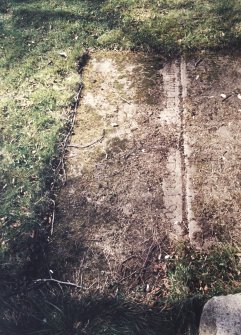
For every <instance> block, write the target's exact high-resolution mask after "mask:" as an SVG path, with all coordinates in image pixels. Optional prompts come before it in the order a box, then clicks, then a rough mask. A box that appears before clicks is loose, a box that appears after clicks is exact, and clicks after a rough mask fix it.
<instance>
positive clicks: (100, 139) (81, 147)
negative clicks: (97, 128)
mask: <svg viewBox="0 0 241 335" xmlns="http://www.w3.org/2000/svg"><path fill="white" fill-rule="evenodd" d="M104 137H105V130H104V129H103V133H102V136H101V137H100V138H98V139H97V140H95V141H93V142H91V143H89V144H86V145H76V144H69V145H67V147H69V148H77V149H86V148H89V147H91V146H92V145H94V144H96V143H98V142H100V141H102V140H103V138H104Z"/></svg>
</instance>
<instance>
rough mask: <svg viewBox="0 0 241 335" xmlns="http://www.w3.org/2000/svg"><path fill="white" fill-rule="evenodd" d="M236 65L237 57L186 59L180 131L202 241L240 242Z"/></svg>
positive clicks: (240, 122) (240, 62) (240, 108)
mask: <svg viewBox="0 0 241 335" xmlns="http://www.w3.org/2000/svg"><path fill="white" fill-rule="evenodd" d="M199 61H200V63H199ZM197 64H198V65H197ZM240 69H241V59H240V57H239V56H232V57H231V56H217V55H216V56H215V55H205V54H204V55H203V56H202V57H201V58H196V59H192V60H190V61H189V62H188V63H187V72H188V75H189V85H188V87H189V90H188V97H187V99H186V132H187V133H188V134H189V139H191V142H190V147H191V149H192V153H191V155H190V164H192V166H195V171H193V187H194V189H195V197H194V201H193V209H194V214H195V218H196V221H197V222H198V224H199V226H200V227H201V231H200V233H199V234H198V235H199V237H198V236H197V237H196V238H197V239H199V241H200V242H201V241H202V242H201V244H202V245H203V246H205V245H208V244H209V243H210V239H211V240H212V243H215V242H220V241H224V242H227V241H229V242H230V241H231V242H233V243H235V244H236V245H240V236H239V235H240V222H241V221H240V219H241V217H240V214H241V213H240V204H241V202H240V200H241V193H240V149H241V141H240V136H239V133H240V127H241V119H240V115H241V114H240V113H241V100H240V96H239V94H240V90H241V77H240Z"/></svg>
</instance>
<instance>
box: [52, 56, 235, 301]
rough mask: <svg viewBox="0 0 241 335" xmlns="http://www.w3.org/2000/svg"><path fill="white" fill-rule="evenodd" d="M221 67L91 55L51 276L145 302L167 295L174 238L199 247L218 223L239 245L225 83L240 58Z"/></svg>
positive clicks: (212, 239) (214, 235)
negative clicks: (169, 264)
mask: <svg viewBox="0 0 241 335" xmlns="http://www.w3.org/2000/svg"><path fill="white" fill-rule="evenodd" d="M225 62H226V63H225ZM197 63H198V65H197ZM227 63H228V60H227V59H226V58H221V59H214V58H213V57H211V56H209V57H206V58H205V59H203V60H202V62H197V60H190V61H187V62H186V61H185V60H184V59H178V60H175V61H172V62H167V61H166V59H164V58H162V57H160V56H155V55H154V56H153V55H146V54H135V53H117V52H112V53H110V52H109V53H107V52H103V53H101V52H100V53H96V54H94V55H92V58H91V60H90V63H89V65H88V66H87V67H86V69H85V71H84V74H83V80H84V83H85V89H84V92H83V97H82V100H81V104H80V108H79V110H78V117H77V124H76V127H75V132H74V134H73V136H72V142H71V144H70V146H69V151H68V162H67V164H68V169H67V172H68V182H67V185H66V187H64V188H63V189H62V191H61V194H60V197H59V203H58V224H57V225H55V232H54V238H53V241H52V247H51V249H52V250H51V253H52V255H51V259H52V268H53V269H54V271H55V274H56V275H57V274H58V273H62V271H63V270H64V275H63V277H64V278H63V279H64V280H71V281H75V282H78V283H79V284H80V285H83V286H84V287H85V288H86V289H87V291H88V292H89V291H91V290H93V291H95V292H96V291H98V292H103V291H105V290H106V289H108V291H109V292H111V293H113V294H116V293H117V292H124V293H125V294H127V296H128V297H132V298H133V299H136V300H145V299H147V300H148V299H149V298H150V297H151V298H153V297H154V296H156V295H158V292H160V291H162V294H165V292H167V291H168V280H167V271H168V266H167V263H168V262H169V260H170V259H171V258H172V257H175V256H174V251H173V250H174V249H173V246H174V245H175V244H176V243H177V241H186V242H187V241H188V243H190V244H191V245H192V247H194V248H197V249H200V248H206V247H208V246H210V245H211V244H213V243H218V242H219V241H220V240H221V239H222V234H223V232H224V231H226V230H227V228H226V225H229V227H230V226H231V227H232V234H231V235H232V236H231V237H230V238H232V239H234V238H237V236H236V232H238V230H237V229H238V221H240V220H239V219H240V217H239V216H240V212H239V204H240V199H241V196H240V191H239V188H238V186H239V185H240V182H239V176H240V174H239V156H240V155H239V152H240V150H239V147H240V141H239V139H238V131H239V128H240V121H239V115H240V110H239V108H240V107H239V106H240V103H241V100H240V99H239V98H238V95H237V94H238V93H237V90H238V89H239V88H238V86H237V85H240V81H239V75H238V74H237V75H236V77H235V78H236V80H235V83H233V82H232V83H231V82H230V81H229V80H228V78H231V77H232V78H233V73H234V72H235V71H238V70H237V69H238V68H239V61H238V60H233V61H231V62H230V64H231V65H230V66H229V69H227V68H226V64H227ZM212 64H214V65H215V66H212ZM223 68H225V72H224V73H223ZM223 75H225V79H224V80H222V78H223ZM221 81H222V82H221ZM227 87H228V89H229V91H230V92H233V93H232V95H231V96H230V98H227V99H225V101H223V99H224V98H222V97H220V94H224V93H225V94H226V95H228V94H230V92H227ZM234 92H235V93H234ZM222 227H223V228H222ZM228 231H230V229H228ZM219 234H221V235H220V236H219ZM56 255H58V256H57V257H58V259H57V257H56ZM59 255H62V257H61V258H59Z"/></svg>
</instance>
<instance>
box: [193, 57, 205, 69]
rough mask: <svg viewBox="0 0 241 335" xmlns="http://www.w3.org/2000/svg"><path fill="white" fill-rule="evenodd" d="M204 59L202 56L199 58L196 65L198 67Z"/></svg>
mask: <svg viewBox="0 0 241 335" xmlns="http://www.w3.org/2000/svg"><path fill="white" fill-rule="evenodd" d="M202 61H203V59H202V58H199V59H198V60H197V61H196V63H195V67H198V65H199V64H200V63H201V62H202Z"/></svg>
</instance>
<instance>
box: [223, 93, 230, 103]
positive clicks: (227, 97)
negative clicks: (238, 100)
mask: <svg viewBox="0 0 241 335" xmlns="http://www.w3.org/2000/svg"><path fill="white" fill-rule="evenodd" d="M231 96H232V94H228V95H227V96H226V97H225V98H223V100H222V102H224V101H226V100H228V99H229V98H231Z"/></svg>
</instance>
